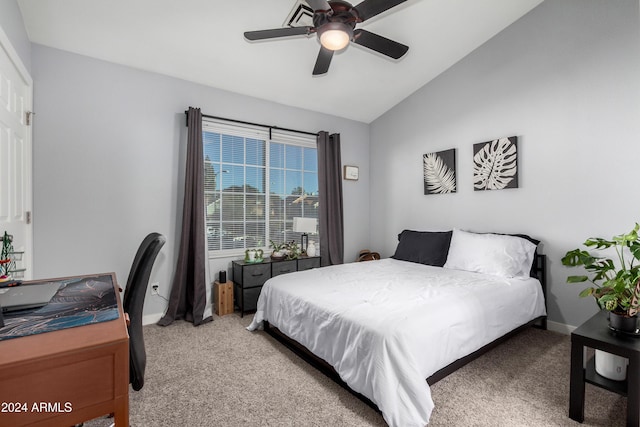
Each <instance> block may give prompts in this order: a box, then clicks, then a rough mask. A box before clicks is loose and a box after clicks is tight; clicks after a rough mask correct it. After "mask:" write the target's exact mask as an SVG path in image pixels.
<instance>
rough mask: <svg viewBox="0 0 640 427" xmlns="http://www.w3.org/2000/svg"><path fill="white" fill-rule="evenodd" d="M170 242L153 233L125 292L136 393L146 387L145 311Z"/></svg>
mask: <svg viewBox="0 0 640 427" xmlns="http://www.w3.org/2000/svg"><path fill="white" fill-rule="evenodd" d="M166 241H167V239H166V238H165V237H164V236H163V235H162V234H159V233H151V234H149V235H148V236H147V237H145V239H144V240H143V241H142V243H141V244H140V247H139V248H138V252H137V253H136V256H135V258H134V259H133V264H132V265H131V270H130V271H129V278H128V279H127V287H126V289H125V290H124V303H123V308H124V311H125V313H127V314H128V315H129V319H130V321H129V326H128V330H129V381H130V382H131V385H132V387H133V389H134V390H140V389H141V388H142V386H143V385H144V370H145V367H146V365H147V353H146V350H145V347H144V336H143V334H142V309H143V307H144V298H145V296H146V294H147V286H148V285H149V276H151V269H152V268H153V263H154V262H155V260H156V257H157V256H158V253H159V252H160V249H161V248H162V246H163V245H164V244H165V242H166Z"/></svg>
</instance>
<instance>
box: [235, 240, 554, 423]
mask: <svg viewBox="0 0 640 427" xmlns="http://www.w3.org/2000/svg"><path fill="white" fill-rule="evenodd" d="M536 242H537V241H535V240H534V239H531V238H529V237H527V236H523V235H518V236H507V235H499V234H492V233H484V234H479V233H469V232H466V231H462V230H452V231H450V232H415V231H410V230H405V231H403V232H402V233H401V234H400V235H399V244H398V248H397V249H396V252H395V254H394V256H393V257H392V258H387V259H382V260H378V261H369V262H360V263H349V264H342V265H335V266H330V267H323V268H319V269H312V270H307V271H302V272H297V273H291V274H286V275H281V276H277V277H274V278H272V279H270V280H268V281H267V282H266V283H265V285H264V287H263V288H262V292H261V294H260V297H259V299H258V306H257V311H256V314H255V316H254V318H253V321H252V323H251V325H250V326H249V327H248V329H249V330H255V329H259V328H261V327H264V328H265V330H267V331H268V332H270V333H271V334H274V335H276V336H277V337H278V338H279V339H280V340H282V341H284V342H285V343H286V344H287V345H289V346H290V347H292V348H294V349H295V350H297V351H298V352H301V353H302V354H304V355H305V356H307V357H308V358H310V360H311V361H312V362H315V363H316V365H318V364H319V367H321V368H324V370H325V371H326V372H328V373H329V374H330V375H332V376H333V377H334V379H337V380H338V381H339V382H343V383H344V384H346V385H347V386H348V387H349V388H350V389H351V390H353V391H354V392H356V393H357V394H359V395H361V396H363V397H364V398H365V399H366V400H369V401H371V402H372V403H373V404H375V406H376V407H377V408H378V409H379V411H380V412H381V413H382V416H383V417H384V419H385V421H386V422H387V424H389V425H390V426H403V427H404V426H424V425H426V424H427V423H428V421H429V417H430V414H431V411H432V410H433V401H432V399H431V393H430V389H429V384H433V383H434V382H435V381H437V380H439V379H441V378H443V377H444V376H446V375H448V374H449V373H450V372H452V371H453V370H455V369H457V368H458V367H459V366H461V365H463V364H464V363H467V362H468V361H470V360H472V359H473V358H475V357H477V356H478V355H479V354H481V353H482V352H484V351H486V350H487V349H488V348H490V347H491V346H493V345H495V344H496V343H497V342H500V341H501V340H503V339H505V337H508V336H510V335H511V334H513V333H514V332H515V331H518V330H520V329H522V328H523V327H525V326H527V325H531V324H534V323H536V322H537V323H539V324H540V325H541V326H543V327H544V326H546V323H545V321H546V309H545V298H544V287H543V286H542V285H543V283H544V268H545V267H544V264H545V263H544V256H542V255H539V254H537V253H536V249H537V244H536ZM425 379H426V381H425Z"/></svg>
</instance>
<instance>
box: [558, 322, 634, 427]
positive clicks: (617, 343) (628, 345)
mask: <svg viewBox="0 0 640 427" xmlns="http://www.w3.org/2000/svg"><path fill="white" fill-rule="evenodd" d="M585 347H590V348H593V349H596V350H602V351H606V352H607V353H611V354H615V355H618V356H622V357H626V358H627V359H629V365H628V367H627V380H625V381H613V380H610V379H607V378H604V377H603V376H601V375H599V374H598V373H597V372H596V371H595V362H594V360H593V358H591V359H589V361H588V362H587V364H586V368H585V364H584V354H585V352H584V348H585ZM585 382H588V383H589V384H593V385H595V386H598V387H602V388H604V389H607V390H609V391H613V392H615V393H618V394H620V395H622V396H627V426H635V427H637V426H639V425H640V338H635V337H630V336H625V335H622V334H616V333H615V332H613V331H611V330H610V329H609V320H608V319H607V312H606V311H604V310H601V311H599V312H598V313H596V314H595V315H594V316H593V317H592V318H591V319H589V320H587V321H586V322H585V323H583V324H582V325H581V326H580V327H578V328H577V329H576V330H575V331H573V332H572V333H571V383H570V392H569V395H570V397H569V417H570V418H571V419H572V420H575V421H578V422H583V421H584V387H585Z"/></svg>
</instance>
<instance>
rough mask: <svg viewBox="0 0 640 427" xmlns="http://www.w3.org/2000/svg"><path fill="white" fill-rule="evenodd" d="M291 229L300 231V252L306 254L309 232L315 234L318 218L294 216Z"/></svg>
mask: <svg viewBox="0 0 640 427" xmlns="http://www.w3.org/2000/svg"><path fill="white" fill-rule="evenodd" d="M293 231H294V232H296V233H302V234H301V236H300V253H301V254H302V255H306V254H307V248H308V247H309V234H316V233H317V232H318V219H317V218H303V217H294V218H293ZM314 255H315V254H314Z"/></svg>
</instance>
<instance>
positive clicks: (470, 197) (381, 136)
mask: <svg viewBox="0 0 640 427" xmlns="http://www.w3.org/2000/svg"><path fill="white" fill-rule="evenodd" d="M638 18H639V10H638V1H637V0H633V1H632V0H626V1H625V0H616V1H614V2H610V1H603V0H547V1H545V2H544V3H542V4H541V5H540V6H538V7H537V8H536V9H534V10H533V11H531V12H530V13H529V14H527V15H525V16H524V17H523V18H522V19H520V20H519V21H517V22H516V23H514V24H513V25H511V26H510V27H509V28H507V29H506V30H505V31H503V32H501V33H500V34H498V35H497V36H496V37H494V38H493V39H491V40H490V41H488V42H487V43H486V44H485V45H483V46H481V47H480V48H479V49H478V50H476V51H474V52H473V53H472V54H470V55H469V56H467V57H466V58H465V59H463V60H462V61H460V62H459V63H457V64H456V65H455V66H453V67H452V68H451V69H449V70H448V71H447V72H445V73H443V74H442V75H440V76H439V77H438V78H437V79H435V80H434V81H432V82H431V83H429V84H427V85H426V86H424V87H423V88H421V89H420V90H419V91H417V92H416V93H414V94H413V95H412V96H410V97H409V98H407V99H406V100H404V101H403V102H402V103H401V104H399V105H397V106H396V107H395V108H393V109H392V110H391V111H389V112H388V113H386V114H385V115H384V116H382V117H380V118H379V119H377V120H376V121H375V122H373V123H372V125H371V144H372V146H371V170H372V171H374V172H372V174H371V189H372V191H371V229H372V230H374V231H372V234H371V242H372V246H373V247H374V248H376V249H379V250H381V251H383V252H384V253H385V255H391V254H393V250H394V248H395V245H396V235H397V233H398V232H399V231H401V230H402V229H404V228H414V229H421V230H429V229H431V230H438V229H451V228H453V227H458V228H464V229H469V230H473V231H498V232H523V233H529V234H530V235H532V236H535V237H537V238H539V239H541V240H542V241H543V242H544V243H543V245H542V252H544V253H546V255H547V256H548V261H549V272H550V295H549V297H548V306H549V318H550V320H551V321H554V322H558V323H563V324H567V325H579V324H580V323H582V321H584V320H585V319H586V318H588V317H589V316H590V315H592V314H593V313H594V312H595V311H596V305H595V304H594V302H593V300H592V299H590V298H589V299H582V300H581V299H579V298H578V295H577V294H578V293H579V291H580V290H581V289H582V287H580V286H579V285H568V284H566V283H565V280H566V277H567V275H569V274H575V273H577V271H576V272H573V271H572V270H569V269H567V268H565V267H563V266H562V265H561V263H560V258H561V257H562V255H564V253H565V252H566V251H567V250H570V249H573V248H575V247H578V246H580V245H581V243H582V242H583V241H584V240H585V239H586V238H587V237H590V236H601V237H610V236H612V235H614V234H620V233H623V232H626V231H628V230H630V229H631V228H632V227H633V225H634V223H635V222H636V221H640V216H638V212H640V198H639V197H638V189H637V176H638V172H637V168H636V163H637V159H638V158H639V157H640V141H639V140H638V135H640V79H639V78H638V76H640V55H639V54H638V53H639V52H640V50H639V48H640V31H639V22H640V21H639V19H638ZM512 135H516V136H518V137H519V165H520V188H519V189H511V190H502V191H493V192H474V191H473V180H472V157H473V152H472V147H473V144H474V143H478V142H483V141H489V140H491V139H495V138H498V137H503V136H512ZM449 148H457V156H458V160H457V170H458V192H457V193H456V194H451V195H429V196H425V195H423V183H422V163H421V162H422V154H424V153H428V152H431V151H440V150H445V149H449Z"/></svg>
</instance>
